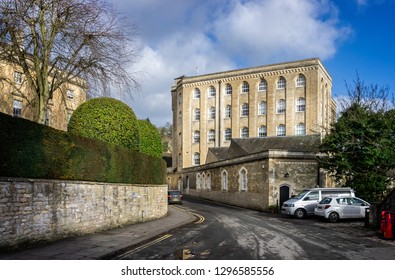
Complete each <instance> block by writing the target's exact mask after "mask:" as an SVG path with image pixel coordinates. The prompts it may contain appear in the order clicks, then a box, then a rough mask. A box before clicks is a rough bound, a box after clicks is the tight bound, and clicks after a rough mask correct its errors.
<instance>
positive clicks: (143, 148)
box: [138, 119, 162, 157]
mask: <svg viewBox="0 0 395 280" xmlns="http://www.w3.org/2000/svg"><path fill="white" fill-rule="evenodd" d="M138 124H139V131H140V152H141V153H143V154H146V155H150V156H154V157H162V141H161V137H160V135H159V132H158V130H157V128H156V127H155V126H154V125H153V124H152V123H151V122H150V120H149V119H147V120H138Z"/></svg>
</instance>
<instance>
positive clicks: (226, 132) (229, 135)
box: [224, 128, 232, 141]
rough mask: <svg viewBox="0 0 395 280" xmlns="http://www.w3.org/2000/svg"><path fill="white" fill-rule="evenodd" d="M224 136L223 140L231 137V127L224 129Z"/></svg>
mask: <svg viewBox="0 0 395 280" xmlns="http://www.w3.org/2000/svg"><path fill="white" fill-rule="evenodd" d="M224 138H225V141H230V140H231V139H232V129H230V128H227V129H225V135H224Z"/></svg>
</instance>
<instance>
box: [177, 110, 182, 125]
mask: <svg viewBox="0 0 395 280" xmlns="http://www.w3.org/2000/svg"><path fill="white" fill-rule="evenodd" d="M178 123H179V124H180V125H181V124H182V112H181V111H180V112H178Z"/></svg>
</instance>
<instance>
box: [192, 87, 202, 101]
mask: <svg viewBox="0 0 395 280" xmlns="http://www.w3.org/2000/svg"><path fill="white" fill-rule="evenodd" d="M193 98H196V99H199V98H200V89H198V88H195V90H194V91H193Z"/></svg>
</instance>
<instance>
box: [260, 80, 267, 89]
mask: <svg viewBox="0 0 395 280" xmlns="http://www.w3.org/2000/svg"><path fill="white" fill-rule="evenodd" d="M266 90H267V82H266V81H265V80H264V79H262V80H261V81H260V82H259V85H258V91H266Z"/></svg>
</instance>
